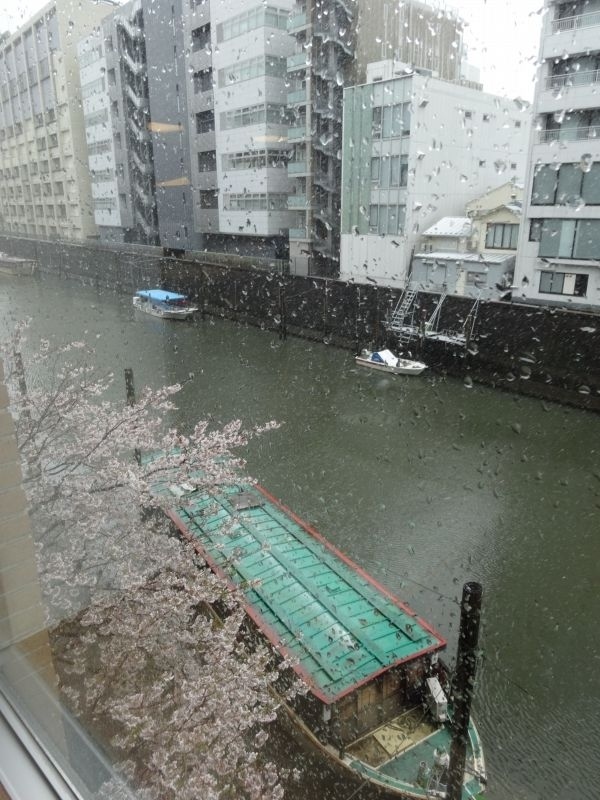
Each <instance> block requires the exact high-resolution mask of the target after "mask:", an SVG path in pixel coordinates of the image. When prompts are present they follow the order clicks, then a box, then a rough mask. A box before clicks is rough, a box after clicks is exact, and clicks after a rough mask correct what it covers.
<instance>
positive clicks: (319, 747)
mask: <svg viewBox="0 0 600 800" xmlns="http://www.w3.org/2000/svg"><path fill="white" fill-rule="evenodd" d="M276 695H277V698H278V700H279V701H280V703H281V706H280V708H281V710H282V714H281V715H280V717H279V719H280V722H281V723H282V724H283V725H284V726H285V729H286V730H287V731H288V733H289V734H290V735H291V736H292V737H293V738H294V740H295V741H296V742H297V743H298V744H299V745H300V746H301V747H303V748H306V749H307V750H308V751H310V752H312V753H314V754H315V755H316V756H317V757H318V758H320V759H321V760H324V761H325V762H326V763H327V764H328V766H329V768H330V769H331V770H332V771H333V772H335V773H336V774H337V775H338V776H340V777H341V778H342V779H343V780H344V783H349V784H351V787H352V788H353V789H355V790H356V791H358V790H359V789H362V788H363V787H364V786H366V785H367V784H368V785H369V787H370V789H371V790H374V791H375V792H376V793H377V796H378V797H383V798H394V799H395V800H432V798H434V797H440V798H441V797H443V796H444V795H445V793H443V794H439V795H436V794H435V792H433V791H431V790H428V789H427V788H426V787H425V786H423V787H418V786H410V785H407V784H405V785H401V783H400V782H399V781H398V780H395V781H394V780H393V779H390V778H389V776H388V777H386V776H385V775H384V774H380V775H378V774H377V771H376V770H375V769H372V768H369V767H368V766H367V765H362V764H361V763H360V762H357V761H356V759H353V758H352V757H351V756H348V755H347V754H345V753H340V752H339V751H338V750H337V749H336V748H334V747H333V746H331V745H326V744H324V743H323V742H322V741H321V740H320V739H319V738H318V737H317V736H315V734H314V733H313V731H312V730H311V729H310V727H308V725H306V723H305V722H304V720H303V719H302V717H300V716H299V715H298V714H297V713H296V712H295V711H294V709H293V708H292V707H291V706H290V705H289V703H287V702H286V701H285V700H283V699H282V698H281V697H280V695H278V694H277V693H276ZM473 736H475V738H476V741H477V744H479V735H478V734H477V731H476V729H475V726H474V725H473V723H472V722H471V723H470V738H471V739H472V738H473ZM479 761H480V763H479V765H478V766H479V774H480V775H483V776H485V764H484V761H483V755H481V754H480V759H479ZM484 781H485V778H484ZM477 784H478V785H475V782H473V781H472V782H471V784H470V785H469V786H468V787H467V786H466V785H465V784H463V798H464V800H476V798H481V800H484V798H483V792H484V785H483V782H480V781H477ZM349 788H350V787H349Z"/></svg>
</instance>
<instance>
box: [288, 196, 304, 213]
mask: <svg viewBox="0 0 600 800" xmlns="http://www.w3.org/2000/svg"><path fill="white" fill-rule="evenodd" d="M287 204H288V208H290V209H305V208H308V207H309V203H308V200H307V198H306V195H305V194H291V195H289V196H288V201H287Z"/></svg>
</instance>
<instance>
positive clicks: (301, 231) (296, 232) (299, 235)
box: [289, 228, 310, 241]
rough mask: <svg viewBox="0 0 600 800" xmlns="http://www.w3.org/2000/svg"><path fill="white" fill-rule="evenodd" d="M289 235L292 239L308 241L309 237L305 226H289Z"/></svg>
mask: <svg viewBox="0 0 600 800" xmlns="http://www.w3.org/2000/svg"><path fill="white" fill-rule="evenodd" d="M289 237H290V239H291V240H292V241H299V240H300V241H308V240H309V238H310V237H309V236H308V234H307V232H306V228H290V230H289Z"/></svg>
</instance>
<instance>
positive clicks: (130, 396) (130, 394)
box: [125, 367, 142, 464]
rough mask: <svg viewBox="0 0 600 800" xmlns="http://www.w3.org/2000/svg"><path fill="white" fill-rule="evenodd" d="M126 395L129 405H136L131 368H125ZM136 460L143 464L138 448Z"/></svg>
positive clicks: (135, 451) (135, 452)
mask: <svg viewBox="0 0 600 800" xmlns="http://www.w3.org/2000/svg"><path fill="white" fill-rule="evenodd" d="M125 394H126V396H127V405H129V406H134V405H135V384H134V382H133V370H132V369H131V367H126V368H125ZM134 455H135V460H136V461H137V463H138V464H141V463H142V453H141V451H140V449H139V448H138V447H136V448H135V450H134Z"/></svg>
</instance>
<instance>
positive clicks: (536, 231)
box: [529, 219, 542, 242]
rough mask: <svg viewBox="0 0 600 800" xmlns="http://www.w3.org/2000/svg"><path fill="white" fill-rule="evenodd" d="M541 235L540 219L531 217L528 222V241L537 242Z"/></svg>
mask: <svg viewBox="0 0 600 800" xmlns="http://www.w3.org/2000/svg"><path fill="white" fill-rule="evenodd" d="M541 235H542V220H541V219H532V220H531V221H530V223H529V241H530V242H539V241H540V238H541Z"/></svg>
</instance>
